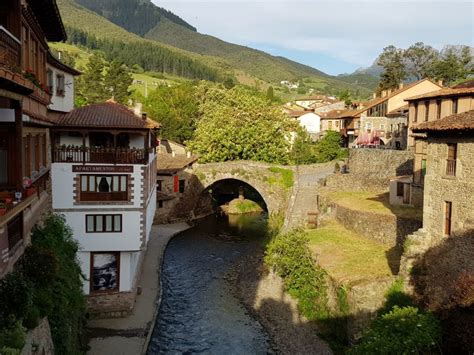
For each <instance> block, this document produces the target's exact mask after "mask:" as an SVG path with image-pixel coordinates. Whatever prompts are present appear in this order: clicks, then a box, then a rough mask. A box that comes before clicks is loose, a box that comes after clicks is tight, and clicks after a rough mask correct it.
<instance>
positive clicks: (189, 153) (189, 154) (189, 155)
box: [186, 150, 191, 159]
mask: <svg viewBox="0 0 474 355" xmlns="http://www.w3.org/2000/svg"><path fill="white" fill-rule="evenodd" d="M186 157H187V158H188V159H189V158H191V152H190V151H189V150H188V151H187V152H186Z"/></svg>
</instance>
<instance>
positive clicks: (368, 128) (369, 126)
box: [365, 122, 372, 133]
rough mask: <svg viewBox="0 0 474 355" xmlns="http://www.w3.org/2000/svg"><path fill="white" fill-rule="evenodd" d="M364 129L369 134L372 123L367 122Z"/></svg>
mask: <svg viewBox="0 0 474 355" xmlns="http://www.w3.org/2000/svg"><path fill="white" fill-rule="evenodd" d="M365 129H366V130H367V132H369V133H370V131H371V130H372V122H367V123H366V124H365Z"/></svg>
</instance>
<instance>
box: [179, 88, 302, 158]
mask: <svg viewBox="0 0 474 355" xmlns="http://www.w3.org/2000/svg"><path fill="white" fill-rule="evenodd" d="M199 92H200V94H199V98H200V103H199V114H200V118H199V121H198V123H197V128H196V131H195V134H194V137H193V139H192V140H190V141H189V144H188V146H189V148H191V150H192V151H193V152H195V153H197V154H199V155H200V160H201V161H202V162H219V161H226V160H256V161H265V162H269V163H282V164H285V163H288V162H289V160H290V150H291V139H290V137H291V135H292V132H294V131H295V130H296V125H297V123H296V122H295V121H292V120H291V119H290V118H289V117H288V116H287V115H285V114H284V113H283V112H282V110H281V109H280V108H279V107H275V106H271V105H270V104H269V103H268V101H267V100H266V99H265V97H262V96H261V95H256V94H255V93H253V92H252V91H249V90H248V89H245V88H242V87H235V88H233V89H230V90H226V89H225V88H223V87H218V86H210V85H207V84H203V85H201V86H200V88H199Z"/></svg>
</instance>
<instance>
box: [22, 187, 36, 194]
mask: <svg viewBox="0 0 474 355" xmlns="http://www.w3.org/2000/svg"><path fill="white" fill-rule="evenodd" d="M25 192H26V197H30V196H33V195H34V194H35V193H36V187H34V186H28V187H27V188H26V189H25Z"/></svg>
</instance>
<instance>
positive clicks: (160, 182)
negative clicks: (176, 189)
mask: <svg viewBox="0 0 474 355" xmlns="http://www.w3.org/2000/svg"><path fill="white" fill-rule="evenodd" d="M156 190H157V191H163V180H156Z"/></svg>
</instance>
